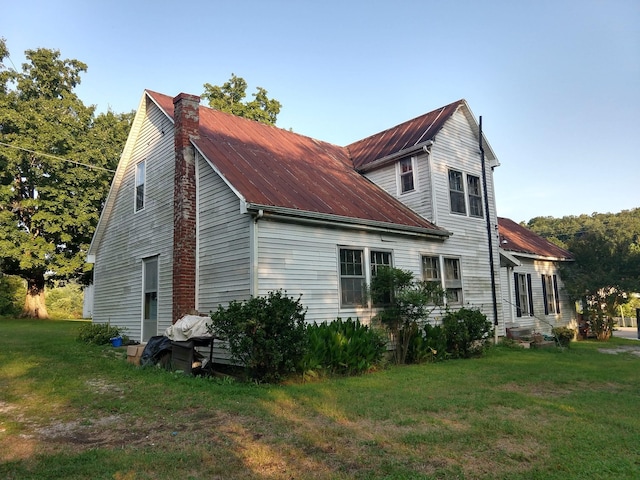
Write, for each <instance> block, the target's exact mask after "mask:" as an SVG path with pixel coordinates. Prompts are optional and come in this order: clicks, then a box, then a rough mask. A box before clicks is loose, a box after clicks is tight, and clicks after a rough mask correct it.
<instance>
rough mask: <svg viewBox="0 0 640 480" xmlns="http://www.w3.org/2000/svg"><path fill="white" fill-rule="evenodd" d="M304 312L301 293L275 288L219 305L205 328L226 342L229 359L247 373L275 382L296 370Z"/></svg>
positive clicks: (303, 341)
mask: <svg viewBox="0 0 640 480" xmlns="http://www.w3.org/2000/svg"><path fill="white" fill-rule="evenodd" d="M305 314H306V309H305V308H303V306H302V304H301V303H300V297H298V299H297V300H295V299H294V298H293V297H289V296H287V295H286V292H283V291H282V290H278V291H275V292H269V293H268V295H267V296H266V297H251V298H250V299H249V300H247V301H245V302H238V301H235V300H234V301H232V302H231V303H230V304H229V306H228V307H227V308H224V307H222V306H219V307H218V310H217V311H215V312H213V313H212V314H211V320H212V323H211V325H209V326H207V328H208V329H209V331H210V332H212V333H215V335H217V336H220V337H222V338H223V339H224V340H226V341H227V342H228V343H229V351H230V353H231V357H232V359H233V360H234V361H236V362H238V363H239V364H241V365H243V366H244V367H245V368H246V370H247V374H248V375H249V377H251V378H252V379H253V380H256V381H261V382H262V381H264V382H277V381H280V380H281V379H282V378H283V377H284V376H285V375H287V374H289V373H292V372H295V371H296V370H297V368H298V367H299V366H300V364H301V361H302V358H303V357H304V355H305V353H306V351H307V340H308V339H307V335H306V325H305V322H304V317H305Z"/></svg>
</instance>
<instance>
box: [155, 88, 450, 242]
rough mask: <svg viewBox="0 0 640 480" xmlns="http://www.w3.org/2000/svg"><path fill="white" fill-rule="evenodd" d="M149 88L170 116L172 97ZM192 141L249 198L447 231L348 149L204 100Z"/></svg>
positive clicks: (425, 230) (437, 232) (254, 201)
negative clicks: (386, 186)
mask: <svg viewBox="0 0 640 480" xmlns="http://www.w3.org/2000/svg"><path fill="white" fill-rule="evenodd" d="M147 94H148V95H149V96H150V97H151V98H152V99H153V101H155V103H156V104H157V105H159V106H160V108H161V109H162V110H164V111H165V113H166V114H167V115H168V116H169V117H171V118H173V99H172V97H169V96H166V95H163V94H159V93H156V92H152V91H149V90H147ZM199 116H200V132H199V133H200V138H199V139H193V140H192V141H193V143H194V144H195V146H196V147H197V148H198V149H199V150H200V151H201V152H202V153H203V154H204V155H205V157H206V158H207V159H208V160H209V161H210V162H211V163H212V164H213V165H214V166H215V167H216V168H217V169H218V171H219V172H220V173H221V174H222V175H223V176H224V178H225V179H226V180H227V181H228V182H229V183H230V184H231V185H232V186H233V188H235V189H236V190H237V191H238V192H239V193H240V194H241V195H242V197H244V199H245V200H246V201H247V202H248V203H250V204H256V205H261V206H266V207H268V206H272V207H281V208H285V209H291V210H293V211H298V212H300V213H301V214H303V213H304V212H312V213H315V214H321V215H329V216H335V217H345V218H351V219H354V220H361V221H368V222H376V223H377V222H381V223H383V224H389V226H390V227H391V226H399V227H401V228H404V229H406V228H408V229H411V230H416V231H419V232H422V233H425V234H429V233H431V234H435V235H443V236H444V235H448V232H447V231H446V230H444V229H441V228H439V227H437V226H436V225H434V224H433V223H431V222H429V221H428V220H426V219H425V218H423V217H422V216H420V215H418V214H417V213H415V212H414V211H413V210H411V209H410V208H408V207H407V206H406V205H404V204H403V203H402V202H400V201H399V200H397V199H396V198H394V197H393V196H391V195H389V194H388V193H386V192H385V191H384V190H383V189H382V188H380V187H378V186H377V185H375V184H374V183H372V182H371V181H369V180H368V179H367V178H365V177H364V176H363V175H361V174H359V173H358V172H357V171H356V170H355V169H354V168H353V164H352V160H351V158H350V157H349V150H348V149H347V148H345V147H339V146H337V145H333V144H331V143H327V142H322V141H319V140H315V139H313V138H310V137H306V136H303V135H299V134H296V133H293V132H290V131H287V130H283V129H280V128H277V127H274V126H270V125H265V124H263V123H259V122H256V121H253V120H247V119H244V118H240V117H237V116H234V115H230V114H227V113H224V112H221V111H219V110H215V109H212V108H208V107H204V106H202V105H201V106H200V108H199Z"/></svg>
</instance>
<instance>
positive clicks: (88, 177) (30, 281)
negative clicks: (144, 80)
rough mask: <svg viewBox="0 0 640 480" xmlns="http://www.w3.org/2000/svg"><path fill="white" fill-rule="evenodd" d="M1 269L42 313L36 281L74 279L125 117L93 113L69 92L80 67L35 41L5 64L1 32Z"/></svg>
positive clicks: (32, 309) (32, 312) (41, 285)
mask: <svg viewBox="0 0 640 480" xmlns="http://www.w3.org/2000/svg"><path fill="white" fill-rule="evenodd" d="M0 55H1V56H0V270H2V271H4V272H5V273H9V274H13V275H19V276H20V277H22V278H24V279H25V280H26V281H27V295H26V299H25V305H24V315H25V316H30V317H36V318H46V317H47V316H48V314H47V308H46V305H45V301H44V298H45V297H44V290H45V284H46V283H47V281H48V280H53V279H57V278H70V277H78V276H81V275H82V274H83V273H86V271H87V270H88V268H90V267H89V266H87V264H86V263H85V260H84V259H85V255H86V252H87V249H88V245H89V243H90V242H91V237H92V235H93V232H94V230H95V226H96V224H97V222H98V218H99V215H100V211H101V209H102V206H103V202H104V199H105V198H106V194H107V192H108V189H109V185H110V182H111V178H112V176H113V171H114V170H115V168H116V166H117V163H118V158H119V155H120V152H121V151H122V147H123V145H124V142H125V140H126V137H127V134H128V131H129V127H130V124H131V121H132V119H133V115H132V114H131V113H129V114H114V113H113V112H107V113H103V114H100V115H98V116H95V107H93V106H85V105H84V104H83V102H82V101H81V100H80V99H79V98H78V96H77V95H76V93H75V91H74V90H75V87H76V86H77V85H78V84H79V83H80V76H81V74H82V73H83V72H85V71H86V69H87V66H86V65H85V64H84V63H82V62H80V61H78V60H69V59H61V58H60V52H59V51H57V50H49V49H44V48H40V49H37V50H27V51H26V52H25V56H26V60H27V61H26V62H25V63H24V64H23V65H22V70H21V71H16V70H14V69H11V68H7V67H6V66H5V65H4V61H5V60H6V59H7V58H8V55H9V52H8V50H7V48H6V42H5V40H4V39H0Z"/></svg>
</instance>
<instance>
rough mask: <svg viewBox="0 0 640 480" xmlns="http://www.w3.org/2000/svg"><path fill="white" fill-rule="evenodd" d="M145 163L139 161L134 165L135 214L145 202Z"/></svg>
mask: <svg viewBox="0 0 640 480" xmlns="http://www.w3.org/2000/svg"><path fill="white" fill-rule="evenodd" d="M145 163H146V162H145V161H144V160H143V161H141V162H139V163H138V164H136V212H138V211H140V210H142V209H143V208H144V200H145V195H144V194H145V191H144V190H145V181H146V180H145V178H146V166H145Z"/></svg>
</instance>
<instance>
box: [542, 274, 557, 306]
mask: <svg viewBox="0 0 640 480" xmlns="http://www.w3.org/2000/svg"><path fill="white" fill-rule="evenodd" d="M542 295H543V297H544V314H545V315H554V314H558V313H560V298H559V297H558V277H556V276H555V275H542Z"/></svg>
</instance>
